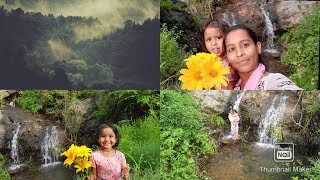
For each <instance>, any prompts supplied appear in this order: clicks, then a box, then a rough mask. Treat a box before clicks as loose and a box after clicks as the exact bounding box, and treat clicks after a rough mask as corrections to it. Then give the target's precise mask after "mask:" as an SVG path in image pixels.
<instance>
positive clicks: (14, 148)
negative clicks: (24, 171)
mask: <svg viewBox="0 0 320 180" xmlns="http://www.w3.org/2000/svg"><path fill="white" fill-rule="evenodd" d="M20 127H21V124H17V128H16V129H15V130H14V131H13V132H12V133H13V137H12V141H11V151H10V155H11V158H12V159H13V163H12V164H11V166H10V167H9V170H16V169H19V168H20V167H21V166H22V165H23V164H20V160H19V144H18V134H19V131H20Z"/></svg>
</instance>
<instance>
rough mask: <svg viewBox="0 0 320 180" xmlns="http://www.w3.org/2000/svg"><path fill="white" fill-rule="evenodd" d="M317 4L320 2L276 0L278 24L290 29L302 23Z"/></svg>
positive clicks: (282, 27)
mask: <svg viewBox="0 0 320 180" xmlns="http://www.w3.org/2000/svg"><path fill="white" fill-rule="evenodd" d="M316 5H320V2H317V1H285V0H276V1H275V6H274V7H275V11H276V13H277V16H278V23H277V24H278V26H279V27H280V28H281V29H284V30H286V31H288V30H289V29H290V28H292V27H295V26H297V25H298V24H300V23H301V21H302V20H303V19H304V18H305V17H306V16H307V15H309V14H310V13H311V12H312V7H314V6H316Z"/></svg>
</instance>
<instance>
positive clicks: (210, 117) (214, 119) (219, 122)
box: [203, 113, 227, 126]
mask: <svg viewBox="0 0 320 180" xmlns="http://www.w3.org/2000/svg"><path fill="white" fill-rule="evenodd" d="M203 116H204V117H205V118H206V120H207V121H209V122H211V123H212V124H213V125H216V126H225V125H226V124H227V123H226V121H225V120H224V119H223V118H222V117H221V116H219V115H218V114H207V113H203Z"/></svg>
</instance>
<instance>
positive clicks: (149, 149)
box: [118, 116, 160, 176]
mask: <svg viewBox="0 0 320 180" xmlns="http://www.w3.org/2000/svg"><path fill="white" fill-rule="evenodd" d="M118 130H119V132H120V134H121V141H120V144H119V150H120V151H122V152H123V153H125V155H126V157H127V162H128V163H129V164H130V165H131V167H132V168H133V171H134V173H135V174H136V175H137V176H138V175H139V176H142V175H143V174H144V172H145V171H148V172H150V171H151V172H153V171H156V170H157V169H159V168H160V164H159V161H160V141H159V136H160V125H159V117H153V116H149V117H146V118H144V119H141V120H139V121H137V122H136V123H133V124H132V125H131V124H122V125H121V126H119V127H118ZM151 174H152V173H151ZM153 175H154V174H153Z"/></svg>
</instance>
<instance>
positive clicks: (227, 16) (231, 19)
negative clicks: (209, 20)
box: [222, 11, 237, 26]
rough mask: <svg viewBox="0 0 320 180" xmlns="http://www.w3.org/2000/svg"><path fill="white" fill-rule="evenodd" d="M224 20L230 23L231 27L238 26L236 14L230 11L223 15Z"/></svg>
mask: <svg viewBox="0 0 320 180" xmlns="http://www.w3.org/2000/svg"><path fill="white" fill-rule="evenodd" d="M222 15H223V20H224V21H225V22H226V23H228V25H229V26H234V25H237V21H236V20H235V18H234V14H233V13H232V12H230V11H226V12H224V13H223V14H222Z"/></svg>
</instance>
